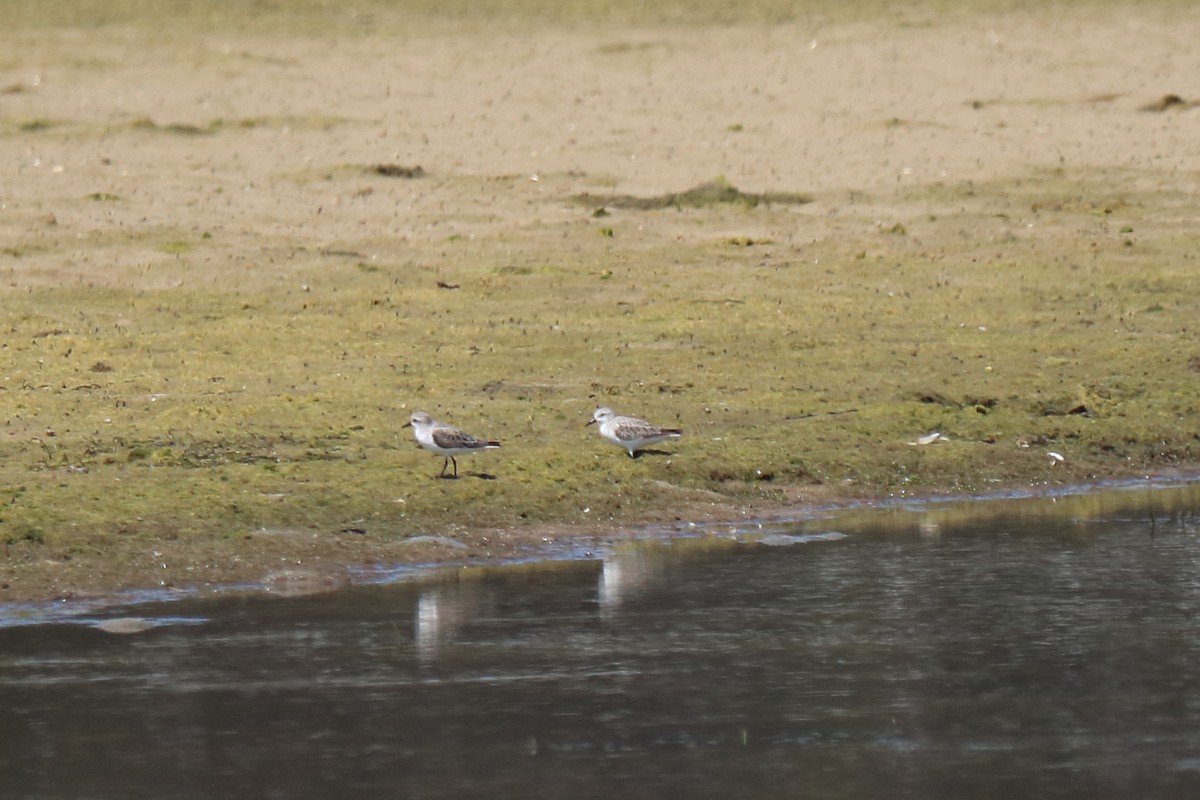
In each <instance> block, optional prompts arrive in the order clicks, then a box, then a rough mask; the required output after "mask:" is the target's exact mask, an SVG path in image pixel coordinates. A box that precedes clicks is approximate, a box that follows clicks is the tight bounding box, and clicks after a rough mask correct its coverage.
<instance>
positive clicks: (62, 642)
mask: <svg viewBox="0 0 1200 800" xmlns="http://www.w3.org/2000/svg"><path fill="white" fill-rule="evenodd" d="M1139 497H1144V504H1143V503H1142V501H1141V500H1140V499H1139V500H1137V501H1136V502H1134V501H1132V500H1131V499H1130V493H1129V492H1125V493H1124V494H1123V495H1122V498H1120V499H1119V500H1118V501H1110V500H1109V499H1106V498H1105V497H1104V496H1097V495H1090V496H1085V497H1061V498H1057V499H1023V500H1011V501H1005V502H1003V503H991V504H977V505H976V506H975V507H976V508H979V509H980V511H979V513H977V514H976V513H960V512H959V511H955V510H954V509H953V508H950V507H949V506H941V507H929V506H926V507H912V508H905V507H892V508H890V509H887V510H884V511H873V512H869V513H860V514H855V515H852V516H846V515H844V516H841V517H834V518H829V519H820V520H809V521H807V522H803V523H798V524H796V525H795V526H792V527H790V528H787V529H764V530H754V531H739V532H731V533H730V534H729V535H728V536H723V537H719V538H713V537H706V538H700V539H692V540H679V539H676V540H661V539H659V540H649V541H637V542H630V543H629V544H628V545H627V546H623V547H621V548H617V549H615V550H613V551H612V552H608V553H596V554H595V555H594V557H582V558H580V559H577V560H565V561H558V562H543V563H538V564H532V565H529V564H527V565H517V566H507V567H494V568H486V569H478V568H477V569H470V570H446V571H441V572H437V573H433V574H429V575H426V576H422V577H419V578H416V579H408V580H403V581H400V582H396V583H391V584H387V585H376V586H357V587H354V588H349V589H343V590H340V591H337V592H333V593H328V594H323V595H316V596H308V597H295V598H279V597H269V596H262V595H233V594H231V595H229V596H224V597H216V598H212V597H209V598H198V597H192V598H188V597H184V598H182V599H178V600H175V601H173V602H159V603H150V604H141V605H136V606H127V607H121V608H103V609H99V610H95V611H93V612H89V613H90V616H87V617H66V618H59V621H55V622H42V623H37V622H36V620H35V619H33V618H31V617H30V616H29V615H28V614H25V615H24V616H21V615H12V614H10V615H8V616H6V617H4V618H3V620H4V623H5V624H4V626H3V627H0V776H3V778H2V780H3V792H2V794H3V795H4V796H5V797H11V798H34V797H39V798H41V797H94V798H108V797H114V798H115V797H121V798H129V797H164V796H171V797H218V796H220V797H231V796H242V797H251V796H253V797H289V798H295V797H330V796H335V795H340V796H395V797H481V796H487V797H492V798H505V797H521V798H525V797H577V798H593V797H594V798H611V797H623V798H638V797H666V796H678V797H722V798H730V797H735V798H736V797H745V798H751V797H753V798H762V797H884V796H888V797H921V798H938V797H946V798H949V797H955V798H978V797H986V798H1016V797H1019V798H1027V797H1056V798H1057V797H1079V798H1085V797H1086V798H1105V797H1112V798H1117V797H1121V798H1126V797H1140V798H1156V797H1162V798H1166V797H1182V796H1195V794H1194V793H1196V792H1200V750H1197V746H1196V732H1197V731H1198V730H1200V644H1198V639H1197V636H1196V632H1197V626H1198V625H1200V623H1198V622H1197V620H1198V619H1200V517H1198V516H1197V509H1200V491H1197V489H1196V488H1194V487H1176V488H1172V489H1167V490H1159V491H1156V492H1147V493H1144V495H1143V494H1141V493H1139ZM62 619H67V620H68V621H67V622H63V621H62ZM18 623H19V624H18ZM104 628H107V630H105V629H104Z"/></svg>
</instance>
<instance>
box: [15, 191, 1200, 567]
mask: <svg viewBox="0 0 1200 800" xmlns="http://www.w3.org/2000/svg"><path fill="white" fill-rule="evenodd" d="M1102 177H1103V180H1099V179H1095V178H1093V179H1089V177H1088V176H1075V178H1074V180H1073V181H1072V183H1071V185H1072V186H1073V187H1075V191H1076V193H1077V194H1076V195H1075V196H1074V197H1073V198H1066V199H1064V198H1063V195H1062V194H1061V191H1060V189H1059V188H1058V185H1059V182H1060V181H1061V180H1063V177H1062V176H1060V175H1047V176H1036V175H1032V176H1027V177H1024V178H1022V179H1021V180H1020V181H1019V182H1017V183H1016V184H1000V185H996V186H979V185H976V186H973V187H972V188H971V193H970V197H969V198H964V197H962V196H955V197H954V198H953V207H954V210H950V209H949V207H947V208H945V209H943V208H937V209H936V213H929V212H928V211H927V209H929V208H931V207H933V204H936V203H937V201H938V194H937V193H932V192H926V193H922V194H921V195H920V196H919V197H917V198H914V200H913V205H914V206H919V207H920V208H921V209H922V212H921V213H915V212H914V213H912V214H911V215H909V216H906V217H905V218H904V219H903V220H902V222H903V223H904V226H905V228H906V230H907V231H908V233H907V235H905V236H901V237H897V236H894V235H893V236H888V235H883V234H881V233H867V234H866V235H863V234H859V235H851V234H850V232H851V231H852V230H853V229H855V228H858V229H861V226H860V225H858V224H853V223H848V222H847V223H841V224H838V223H835V224H833V225H832V227H830V228H829V229H828V230H827V231H826V232H825V233H824V234H823V235H821V236H818V237H815V238H813V239H812V240H811V241H807V242H804V243H803V244H796V243H793V241H792V239H791V237H790V236H789V233H788V231H787V228H788V227H789V226H791V225H794V224H795V221H796V220H795V217H794V212H792V211H791V210H783V209H775V208H772V207H757V208H755V207H737V208H732V209H730V208H715V209H708V208H705V209H691V210H681V211H675V212H669V213H671V214H672V215H674V217H675V219H673V220H671V221H669V224H671V225H682V226H684V227H685V228H687V229H688V230H689V231H690V235H689V236H687V237H686V238H685V239H684V240H682V241H681V240H680V239H679V238H678V237H671V242H670V245H669V246H663V245H662V244H659V243H658V242H656V241H655V240H654V237H646V236H643V237H642V238H641V239H637V238H635V237H631V238H633V241H630V242H629V243H628V244H627V245H626V246H625V247H624V248H622V249H620V250H617V249H614V248H613V247H611V246H609V245H607V244H605V243H604V242H600V241H598V240H597V239H596V238H595V237H593V236H590V235H587V233H586V228H585V227H580V226H573V225H572V226H568V227H567V229H566V232H565V233H564V234H562V235H560V236H557V237H551V241H552V242H553V244H541V243H539V245H538V246H537V247H530V248H529V249H528V250H527V252H526V253H525V255H524V256H523V257H522V258H520V259H507V260H506V261H504V262H497V261H496V257H495V255H494V254H492V253H491V252H490V245H489V243H488V242H486V241H485V242H479V241H478V239H477V240H475V241H473V242H462V243H459V242H449V243H446V242H442V243H436V244H434V245H433V246H432V247H427V248H426V251H425V252H422V253H420V254H417V255H416V256H415V257H414V254H413V252H412V249H413V247H412V243H411V242H410V243H408V245H407V247H406V248H405V251H404V253H403V254H402V253H401V251H400V248H399V247H397V246H395V245H392V246H389V244H388V243H386V242H379V241H369V242H360V243H356V242H353V241H348V242H346V243H344V244H346V245H347V246H349V247H350V248H351V249H352V250H353V251H355V252H359V251H361V252H363V253H366V252H370V253H373V254H375V256H374V260H373V261H372V263H373V264H374V265H375V269H373V270H369V271H364V270H362V269H358V268H356V267H355V266H354V265H353V264H350V263H347V262H350V261H353V260H354V259H337V258H332V259H331V258H328V257H325V256H322V255H321V254H320V253H319V252H314V251H306V252H302V253H296V254H295V255H294V256H293V258H292V259H291V260H290V261H289V262H288V265H287V268H286V273H287V276H286V280H284V283H283V285H285V286H287V287H288V288H286V289H283V290H282V291H281V290H280V286H281V283H280V279H281V278H283V277H284V276H283V275H282V274H281V273H280V271H279V270H278V268H273V267H271V266H270V264H269V263H265V262H264V263H260V264H258V265H257V266H256V269H255V270H253V271H250V272H244V273H239V272H238V271H237V270H235V269H230V268H229V267H217V268H216V269H217V270H218V272H223V274H221V275H220V276H219V279H218V282H219V283H220V284H222V285H221V286H220V287H217V286H212V285H210V284H209V281H208V280H205V281H200V282H199V285H198V286H196V287H194V288H193V287H192V286H191V285H190V278H189V276H191V275H192V274H193V273H194V272H195V271H196V270H202V269H204V268H203V267H201V266H199V265H198V264H197V263H195V262H192V259H196V260H197V261H199V260H200V259H203V258H204V257H205V250H206V249H207V248H209V247H216V246H217V244H212V243H210V241H209V240H202V239H194V240H193V241H192V242H191V245H190V247H189V248H188V249H187V251H186V252H184V253H173V254H170V255H168V254H167V253H166V252H162V255H161V256H160V257H159V260H158V261H157V262H156V263H154V264H151V265H150V266H149V267H147V268H146V269H145V271H144V273H143V276H142V277H141V278H138V279H135V280H133V281H132V285H130V286H129V287H128V288H121V287H119V286H113V287H110V288H105V289H98V288H75V286H73V285H72V281H70V280H61V281H60V282H59V283H58V285H37V284H38V283H39V281H37V280H33V281H30V280H29V277H30V276H31V275H34V274H36V270H30V271H29V272H26V271H25V269H24V267H22V268H21V269H17V268H14V269H13V270H11V271H10V275H9V281H8V285H7V286H6V287H5V288H4V289H3V292H4V295H5V307H6V310H7V311H8V313H9V319H10V321H11V322H10V330H9V335H8V338H7V342H6V344H5V347H4V349H3V351H2V358H3V376H4V384H3V391H2V398H3V401H4V408H5V414H6V421H5V436H4V439H3V440H2V442H0V446H2V448H3V462H2V464H0V476H2V479H0V486H2V487H3V488H0V499H2V500H3V510H0V528H2V530H3V531H4V534H3V535H4V539H5V545H6V548H7V549H8V551H9V552H10V554H18V558H15V559H14V558H13V557H12V556H11V555H10V560H9V564H8V567H7V569H8V571H9V572H10V573H12V572H13V571H14V570H17V571H19V570H20V569H21V566H20V564H19V563H14V562H16V561H20V560H30V561H42V560H50V561H54V560H61V559H67V560H70V559H77V558H78V559H84V560H86V559H88V558H89V557H92V558H94V557H98V556H100V554H101V553H104V552H107V551H109V550H110V549H111V548H113V547H114V543H118V542H119V543H121V546H122V547H126V548H128V547H129V546H130V545H133V549H134V550H137V549H138V548H139V547H140V548H142V549H143V550H145V549H147V548H148V549H151V550H153V549H154V548H155V547H159V546H160V545H162V546H166V545H167V544H169V545H170V546H171V547H175V548H179V549H180V551H181V552H187V550H188V548H194V549H198V550H202V551H205V552H207V551H208V550H209V549H210V548H211V547H212V546H213V543H214V542H215V543H217V544H221V543H224V544H223V545H222V546H223V547H227V548H228V549H229V550H230V551H231V552H234V553H236V552H237V551H238V549H239V546H240V545H239V543H240V542H244V541H247V537H250V538H254V537H256V536H257V537H263V536H269V535H270V533H269V532H271V531H292V532H298V533H299V535H301V536H303V537H306V538H308V539H319V538H321V537H326V538H328V539H330V540H335V541H336V540H338V539H339V538H340V539H343V540H344V539H345V537H346V534H344V533H340V532H341V531H344V530H349V529H352V530H355V531H361V532H366V534H367V536H369V537H373V538H376V539H380V540H383V541H387V540H390V539H403V538H404V537H406V536H411V535H418V534H424V533H430V532H443V531H446V530H459V531H461V530H465V529H468V528H469V529H475V530H494V529H516V528H519V527H521V526H533V525H543V526H544V525H547V524H557V525H562V524H566V525H580V526H587V525H590V524H593V523H594V522H595V521H600V522H602V523H608V524H611V523H613V522H620V521H640V520H646V519H654V518H662V517H663V516H664V515H666V516H672V515H687V514H701V515H702V514H704V513H715V514H723V513H731V510H732V509H739V508H746V509H765V508H771V507H777V506H782V505H785V504H788V503H790V502H795V501H796V500H797V499H798V498H803V497H805V496H806V492H809V493H811V492H813V491H825V492H827V493H834V494H841V495H859V496H872V495H886V494H889V493H897V492H901V493H928V492H937V491H946V490H951V491H955V492H971V491H983V490H987V489H989V488H992V487H995V486H1000V485H1018V484H1026V483H1030V482H1044V481H1053V482H1056V483H1070V482H1076V481H1085V480H1090V479H1093V478H1095V477H1096V476H1106V475H1126V474H1133V473H1136V472H1141V471H1155V470H1161V469H1168V468H1171V467H1175V466H1179V465H1187V464H1194V463H1195V462H1196V461H1197V447H1198V445H1197V432H1196V427H1195V420H1196V419H1197V410H1198V409H1197V403H1198V400H1197V396H1196V394H1195V392H1194V387H1195V381H1196V379H1197V370H1198V368H1197V366H1196V364H1197V361H1198V360H1200V352H1198V351H1197V349H1196V345H1195V340H1194V333H1193V331H1194V327H1195V320H1196V319H1197V318H1200V317H1198V316H1197V307H1196V302H1197V301H1196V298H1197V297H1200V285H1197V284H1198V283H1200V278H1198V277H1197V273H1196V271H1195V269H1194V268H1193V266H1194V265H1192V263H1191V262H1192V261H1193V260H1194V255H1193V252H1194V245H1195V237H1194V233H1192V232H1191V231H1190V230H1189V229H1188V228H1187V227H1186V226H1185V225H1182V224H1179V223H1173V222H1171V221H1169V220H1170V219H1171V217H1170V215H1169V214H1164V213H1163V205H1164V204H1168V205H1169V204H1170V202H1171V197H1170V196H1169V195H1166V196H1164V195H1162V194H1161V193H1140V192H1137V191H1136V190H1134V189H1133V188H1126V189H1125V190H1121V189H1119V188H1114V187H1120V181H1119V177H1120V176H1102ZM347 179H348V180H349V179H350V178H347ZM1089 187H1090V188H1089ZM1091 191H1095V192H1096V194H1095V195H1094V196H1093V195H1090V194H1089V192H1091ZM1114 192H1116V193H1117V194H1118V195H1119V197H1120V198H1121V201H1120V205H1119V208H1117V207H1116V205H1115V204H1114V202H1113V201H1112V199H1111V198H1112V197H1114V196H1116V195H1114ZM1016 196H1019V197H1020V199H1019V200H1017V199H1014V197H1016ZM1089 197H1094V199H1089ZM968 201H969V202H968ZM1114 208H1117V210H1113V209H1114ZM1035 209H1036V210H1035ZM1097 209H1101V210H1097ZM1103 209H1109V210H1103ZM647 213H650V212H644V211H626V210H615V211H614V212H613V214H612V216H611V217H610V218H609V220H608V221H610V222H611V223H612V226H613V228H614V229H615V230H616V231H617V235H618V237H621V235H622V234H621V232H622V231H623V230H625V228H626V226H629V225H632V224H634V223H635V222H637V223H639V224H645V219H644V216H645V214H647ZM655 213H661V212H655ZM1026 219H1036V220H1037V222H1038V225H1037V226H1036V227H1035V228H1033V229H1032V230H1031V229H1030V228H1029V227H1027V226H1026V224H1025V222H1024V220H1026ZM826 224H828V223H826ZM1125 228H1129V229H1131V230H1132V231H1136V236H1137V242H1136V244H1134V245H1132V246H1130V245H1127V244H1126V243H1125V242H1126V240H1127V239H1128V238H1129V236H1130V234H1128V233H1120V232H1119V231H1120V230H1122V229H1125ZM738 229H741V230H749V231H753V232H754V235H755V236H756V237H757V236H759V235H760V232H764V231H765V232H766V233H767V234H769V237H768V238H770V239H772V240H774V241H778V242H783V244H780V245H769V246H766V247H762V248H730V247H729V246H728V245H727V244H725V238H724V235H723V234H722V235H712V234H710V233H709V232H710V231H718V230H719V231H726V230H738ZM967 229H969V230H972V231H974V232H976V235H975V236H972V237H964V236H962V235H961V232H962V231H963V230H967ZM534 238H536V237H534ZM174 240H175V237H174V234H170V235H166V236H164V237H163V243H165V242H169V241H174ZM998 242H1003V247H1001V246H999V244H998ZM119 244H120V243H119V242H117V243H113V244H110V245H106V246H108V247H116V246H119ZM161 244H162V243H160V245H161ZM160 252H161V247H160ZM433 253H436V258H434V257H433V256H432V254H433ZM426 259H428V261H426ZM181 262H186V263H185V264H184V265H183V266H180V264H181ZM429 264H436V266H430V265H429ZM162 272H167V273H170V274H178V275H180V276H182V282H181V284H180V285H174V284H173V283H172V282H171V281H170V280H166V278H167V276H165V275H159V274H158V273H162ZM208 277H209V278H211V277H212V276H211V275H210V276H208ZM440 278H446V279H450V280H452V283H450V282H448V281H443V280H440ZM439 283H440V284H441V286H439ZM444 286H452V287H457V288H452V289H447V288H443V287H444ZM599 404H604V405H609V406H613V407H615V408H618V409H621V410H623V411H628V412H632V413H638V414H642V415H645V416H649V417H653V418H655V419H658V420H660V421H662V422H664V423H670V424H671V425H677V426H679V427H682V428H684V429H685V431H686V435H685V438H684V439H683V440H682V441H680V442H678V443H674V444H673V445H672V447H671V448H670V451H671V454H670V455H668V456H651V457H644V458H641V459H638V460H631V459H629V458H626V457H622V456H621V454H620V453H618V452H615V451H614V450H613V449H611V448H609V447H607V446H605V445H604V443H602V442H600V441H599V440H598V439H597V438H595V437H594V436H593V435H592V433H591V431H590V430H584V428H583V423H584V422H585V421H586V419H587V415H588V414H589V413H590V411H591V409H592V408H593V407H594V406H595V405H599ZM417 407H420V408H425V409H430V410H434V411H435V412H436V413H437V414H438V415H439V416H440V417H443V418H445V419H447V420H449V421H451V422H453V423H455V424H460V425H462V426H464V427H466V428H468V429H470V430H474V431H477V432H479V433H480V434H486V435H487V436H489V437H495V438H499V439H501V440H502V441H503V443H504V447H503V449H502V450H500V451H496V452H491V453H487V454H481V455H479V456H477V457H475V461H472V462H469V464H464V470H463V473H464V477H463V478H461V479H460V480H457V481H444V480H436V479H435V478H434V476H435V475H436V467H437V466H438V464H437V461H436V459H434V458H432V457H429V456H428V455H427V454H425V453H423V452H421V451H418V450H417V449H415V445H414V444H413V443H412V441H411V439H410V438H409V437H408V436H407V435H406V434H407V432H406V431H402V430H400V427H399V426H400V423H401V422H402V421H403V419H404V418H405V417H406V415H407V413H408V411H409V410H411V409H413V408H417ZM930 431H937V432H939V433H941V434H942V436H941V437H940V438H939V439H938V440H937V441H935V442H933V443H929V444H917V443H916V442H917V441H918V437H920V436H922V435H923V434H926V433H928V432H930ZM1050 451H1054V452H1057V453H1060V454H1061V455H1062V456H1063V457H1064V460H1063V461H1062V462H1059V461H1057V460H1054V459H1052V458H1051V457H1049V456H1048V455H1047V454H1048V452H1050ZM481 473H488V474H490V475H494V476H495V478H496V479H495V480H481V479H480V477H479V475H480V474H481ZM185 579H186V576H181V577H176V578H174V580H185ZM7 580H8V581H9V583H10V584H11V583H12V580H13V579H12V578H11V577H9V578H7Z"/></svg>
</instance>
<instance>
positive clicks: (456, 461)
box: [450, 456, 458, 478]
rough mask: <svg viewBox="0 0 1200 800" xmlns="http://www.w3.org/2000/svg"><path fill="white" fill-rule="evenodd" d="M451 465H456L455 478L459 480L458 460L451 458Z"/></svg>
mask: <svg viewBox="0 0 1200 800" xmlns="http://www.w3.org/2000/svg"><path fill="white" fill-rule="evenodd" d="M450 463H452V464H454V477H455V478H457V477H458V459H456V458H455V457H454V456H450Z"/></svg>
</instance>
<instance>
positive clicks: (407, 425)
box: [400, 419, 412, 428]
mask: <svg viewBox="0 0 1200 800" xmlns="http://www.w3.org/2000/svg"><path fill="white" fill-rule="evenodd" d="M400 427H401V428H411V427H412V420H411V419H410V420H409V421H408V422H406V423H404V424H403V425H401V426H400Z"/></svg>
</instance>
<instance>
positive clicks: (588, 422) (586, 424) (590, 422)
mask: <svg viewBox="0 0 1200 800" xmlns="http://www.w3.org/2000/svg"><path fill="white" fill-rule="evenodd" d="M595 421H596V420H594V419H589V420H588V421H587V422H585V423H583V427H585V428H586V427H587V426H588V425H591V424H592V423H593V422H595Z"/></svg>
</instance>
